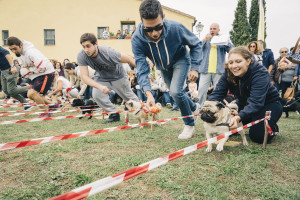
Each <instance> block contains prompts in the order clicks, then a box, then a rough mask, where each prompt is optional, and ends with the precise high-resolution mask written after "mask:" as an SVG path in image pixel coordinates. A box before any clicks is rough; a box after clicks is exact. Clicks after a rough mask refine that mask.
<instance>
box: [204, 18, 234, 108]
mask: <svg viewBox="0 0 300 200" xmlns="http://www.w3.org/2000/svg"><path fill="white" fill-rule="evenodd" d="M219 32H220V26H219V24H217V23H213V24H212V25H211V26H210V28H209V33H208V34H207V35H206V36H205V38H204V40H203V61H202V63H201V67H200V83H199V88H198V90H199V92H198V98H199V104H200V105H201V106H202V104H203V103H204V101H206V96H207V91H208V88H209V87H210V84H211V83H212V84H213V86H214V88H216V85H217V83H218V81H219V79H220V77H221V76H222V74H223V73H224V72H225V69H224V62H225V56H226V53H228V52H229V50H230V49H231V48H232V47H233V44H232V43H231V42H230V41H228V44H226V45H212V44H211V40H212V38H213V37H215V36H218V35H219Z"/></svg>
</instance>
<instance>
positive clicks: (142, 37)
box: [131, 0, 202, 139]
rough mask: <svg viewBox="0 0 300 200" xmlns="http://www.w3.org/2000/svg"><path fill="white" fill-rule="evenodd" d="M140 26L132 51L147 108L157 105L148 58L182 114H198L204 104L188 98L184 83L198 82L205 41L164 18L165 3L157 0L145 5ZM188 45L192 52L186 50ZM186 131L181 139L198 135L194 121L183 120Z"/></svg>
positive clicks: (141, 12) (144, 3)
mask: <svg viewBox="0 0 300 200" xmlns="http://www.w3.org/2000/svg"><path fill="white" fill-rule="evenodd" d="M139 11H140V16H141V20H142V23H140V24H139V26H138V28H137V30H136V31H135V33H134V35H133V37H132V39H131V44H132V51H133V53H134V56H135V62H136V68H137V79H138V83H139V85H140V86H141V89H142V90H143V91H144V92H145V94H146V96H147V106H148V107H151V106H153V105H154V104H155V101H154V98H153V96H152V93H151V85H150V81H149V78H148V74H149V73H150V68H149V65H148V63H147V61H146V57H148V58H149V59H150V60H151V61H152V63H154V65H155V66H156V68H157V69H158V70H161V72H162V75H163V78H164V81H165V83H166V85H167V87H168V88H169V90H170V93H171V96H172V97H173V99H174V100H175V102H176V104H177V105H178V106H179V108H180V111H181V115H182V116H188V115H192V112H194V114H198V113H199V110H200V105H198V104H195V103H193V102H192V100H191V99H190V98H189V97H188V96H187V94H186V92H185V90H184V84H185V81H186V79H187V77H188V79H189V80H194V81H195V80H197V79H198V71H199V66H200V63H201V60H202V54H201V41H200V40H199V39H198V38H197V37H196V36H195V35H194V34H193V33H192V32H191V31H190V30H188V29H187V28H186V27H185V26H184V25H182V24H180V23H178V22H175V21H170V20H166V19H164V14H163V10H162V7H161V4H160V3H159V1H157V0H145V1H143V2H142V3H141V5H140V8H139ZM185 45H188V46H189V48H190V52H189V51H188V50H187V49H186V47H185ZM183 121H184V124H185V126H184V129H183V131H182V133H181V134H180V135H179V136H178V138H179V139H188V138H191V137H192V135H193V133H194V126H195V122H194V118H193V117H188V118H185V119H183Z"/></svg>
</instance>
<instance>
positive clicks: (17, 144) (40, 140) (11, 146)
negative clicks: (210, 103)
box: [0, 111, 199, 151]
mask: <svg viewBox="0 0 300 200" xmlns="http://www.w3.org/2000/svg"><path fill="white" fill-rule="evenodd" d="M119 112H124V111H118V112H115V113H119ZM100 114H103V113H99V114H98V115H100ZM198 115H199V114H197V115H189V116H184V117H176V118H171V119H164V120H158V121H150V122H145V123H140V124H132V125H129V126H128V125H127V126H117V127H112V128H104V129H99V130H93V131H83V132H77V133H71V134H66V135H58V136H51V137H45V138H37V139H31V140H25V141H20V142H9V143H3V144H0V151H3V150H9V149H16V148H20V147H26V146H32V145H37V144H43V143H48V142H54V141H59V140H66V139H72V138H78V137H83V136H87V135H96V134H99V133H106V132H112V131H117V130H123V129H129V128H134V127H140V126H147V125H151V124H157V123H166V122H168V121H174V120H178V119H183V118H187V117H193V116H198ZM82 116H91V115H90V114H88V115H82ZM37 119H38V118H37ZM45 119H47V118H45Z"/></svg>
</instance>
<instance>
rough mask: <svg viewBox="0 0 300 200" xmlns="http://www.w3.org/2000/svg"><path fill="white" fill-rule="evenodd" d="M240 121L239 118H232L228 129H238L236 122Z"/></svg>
mask: <svg viewBox="0 0 300 200" xmlns="http://www.w3.org/2000/svg"><path fill="white" fill-rule="evenodd" d="M239 121H240V117H239V116H234V117H232V118H231V119H230V122H229V128H230V129H231V130H232V129H236V128H237V127H238V122H239Z"/></svg>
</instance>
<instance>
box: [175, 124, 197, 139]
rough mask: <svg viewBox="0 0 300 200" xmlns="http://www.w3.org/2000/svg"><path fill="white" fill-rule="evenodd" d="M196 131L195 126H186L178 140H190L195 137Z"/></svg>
mask: <svg viewBox="0 0 300 200" xmlns="http://www.w3.org/2000/svg"><path fill="white" fill-rule="evenodd" d="M194 131H195V126H189V125H184V129H183V131H182V133H181V134H180V135H179V136H178V139H182V140H184V139H189V138H191V137H192V136H193V134H194Z"/></svg>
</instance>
